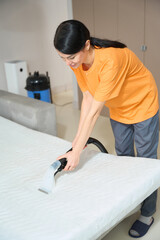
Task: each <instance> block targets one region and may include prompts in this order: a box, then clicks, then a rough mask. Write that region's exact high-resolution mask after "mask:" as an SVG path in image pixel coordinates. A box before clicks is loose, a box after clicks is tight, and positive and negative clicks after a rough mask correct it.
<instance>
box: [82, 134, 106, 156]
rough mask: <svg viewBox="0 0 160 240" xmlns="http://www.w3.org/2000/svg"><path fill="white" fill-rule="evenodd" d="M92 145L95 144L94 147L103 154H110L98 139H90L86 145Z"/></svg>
mask: <svg viewBox="0 0 160 240" xmlns="http://www.w3.org/2000/svg"><path fill="white" fill-rule="evenodd" d="M91 143H92V144H94V145H96V146H97V147H98V148H99V150H100V151H101V152H103V153H108V151H107V150H106V149H105V147H104V146H103V144H102V143H101V142H100V141H98V140H97V139H95V138H92V137H90V138H89V139H88V141H87V143H86V145H88V144H91Z"/></svg>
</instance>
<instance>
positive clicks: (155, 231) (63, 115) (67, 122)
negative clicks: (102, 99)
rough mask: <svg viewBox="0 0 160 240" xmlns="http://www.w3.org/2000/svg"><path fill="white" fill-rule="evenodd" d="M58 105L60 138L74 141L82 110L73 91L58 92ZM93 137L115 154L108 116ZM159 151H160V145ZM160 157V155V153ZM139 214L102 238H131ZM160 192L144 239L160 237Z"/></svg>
mask: <svg viewBox="0 0 160 240" xmlns="http://www.w3.org/2000/svg"><path fill="white" fill-rule="evenodd" d="M53 102H54V104H55V105H56V114H57V135H58V137H60V138H63V139H66V140H68V141H72V140H73V138H74V136H75V134H76V130H77V127H78V121H79V116H80V111H79V110H77V109H75V107H73V93H72V91H68V92H64V93H60V94H57V95H55V96H54V97H53ZM92 137H95V138H97V139H98V140H99V141H101V142H102V143H103V145H104V146H105V147H106V149H107V150H108V152H109V153H110V154H115V150H114V137H113V134H112V130H111V126H110V121H109V119H108V118H107V117H103V116H100V117H99V119H98V121H97V123H96V126H95V128H94V130H93V132H92ZM158 152H159V153H160V146H159V150H158ZM159 159H160V155H159ZM138 216H139V213H136V214H134V215H132V216H130V217H128V218H126V219H125V220H123V221H122V222H121V223H120V224H118V225H117V226H116V227H115V228H113V230H111V231H110V232H109V233H108V234H107V235H106V236H105V237H104V238H103V239H102V240H131V239H132V238H131V237H129V236H128V229H129V228H130V226H131V225H132V223H133V222H134V221H135V220H136V218H137V217H138ZM159 216H160V194H159V198H158V203H157V212H156V213H155V214H154V218H155V223H154V224H153V226H152V228H151V229H150V231H149V232H148V233H147V234H146V236H144V237H143V238H141V239H143V240H159V239H160V230H159V229H160V217H159Z"/></svg>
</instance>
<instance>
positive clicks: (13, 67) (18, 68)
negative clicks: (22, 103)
mask: <svg viewBox="0 0 160 240" xmlns="http://www.w3.org/2000/svg"><path fill="white" fill-rule="evenodd" d="M4 66H5V73H6V80H7V86H8V91H9V92H12V93H16V94H19V95H23V96H27V91H26V90H25V89H24V87H25V85H26V79H27V77H28V70H27V63H26V62H25V61H17V60H15V61H8V62H5V63H4Z"/></svg>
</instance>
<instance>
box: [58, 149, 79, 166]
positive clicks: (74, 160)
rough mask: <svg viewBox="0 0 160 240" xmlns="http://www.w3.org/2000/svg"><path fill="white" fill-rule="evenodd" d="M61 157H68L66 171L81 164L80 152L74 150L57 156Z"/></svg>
mask: <svg viewBox="0 0 160 240" xmlns="http://www.w3.org/2000/svg"><path fill="white" fill-rule="evenodd" d="M61 158H66V159H67V165H66V166H65V168H64V171H72V170H74V169H75V168H76V167H77V165H78V164H79V159H80V154H78V153H75V152H74V150H72V151H70V152H68V153H65V154H63V155H61V156H59V157H58V158H57V160H59V159H61Z"/></svg>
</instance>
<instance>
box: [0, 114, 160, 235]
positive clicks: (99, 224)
mask: <svg viewBox="0 0 160 240" xmlns="http://www.w3.org/2000/svg"><path fill="white" fill-rule="evenodd" d="M70 147H71V143H70V142H67V141H64V140H62V139H59V138H57V137H53V136H49V135H47V134H43V133H39V132H36V131H33V130H30V129H27V128H25V127H23V126H20V125H18V124H16V123H14V122H11V121H9V120H6V119H4V118H2V117H0V239H2V240H36V239H37V240H53V239H55V240H63V239H65V240H88V239H91V240H93V239H97V238H98V237H99V236H101V235H102V234H103V233H104V232H105V231H107V230H108V229H110V228H111V227H112V226H113V225H115V224H116V223H117V222H119V221H120V220H121V219H122V218H124V216H126V215H127V214H128V213H129V212H130V211H132V210H133V209H134V208H135V207H136V206H137V205H138V204H140V203H141V202H142V201H143V200H144V199H145V198H146V197H147V196H149V195H150V194H151V193H152V192H153V191H154V190H156V189H157V188H158V187H159V186H160V161H159V160H152V159H142V158H141V159H140V158H131V157H116V156H113V155H109V154H104V153H100V152H95V151H93V150H89V149H85V150H84V151H83V153H82V155H81V162H80V164H79V166H78V168H77V169H76V170H75V171H73V172H67V173H65V172H61V173H59V174H57V176H56V189H55V191H54V193H53V194H50V195H46V194H44V193H42V192H40V191H38V190H37V189H38V188H39V186H40V183H41V180H42V178H43V175H44V173H45V172H46V170H47V169H48V167H49V166H50V164H52V163H53V161H55V160H56V157H57V156H59V155H60V154H63V153H64V152H65V151H67V150H68V149H69V148H70Z"/></svg>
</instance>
